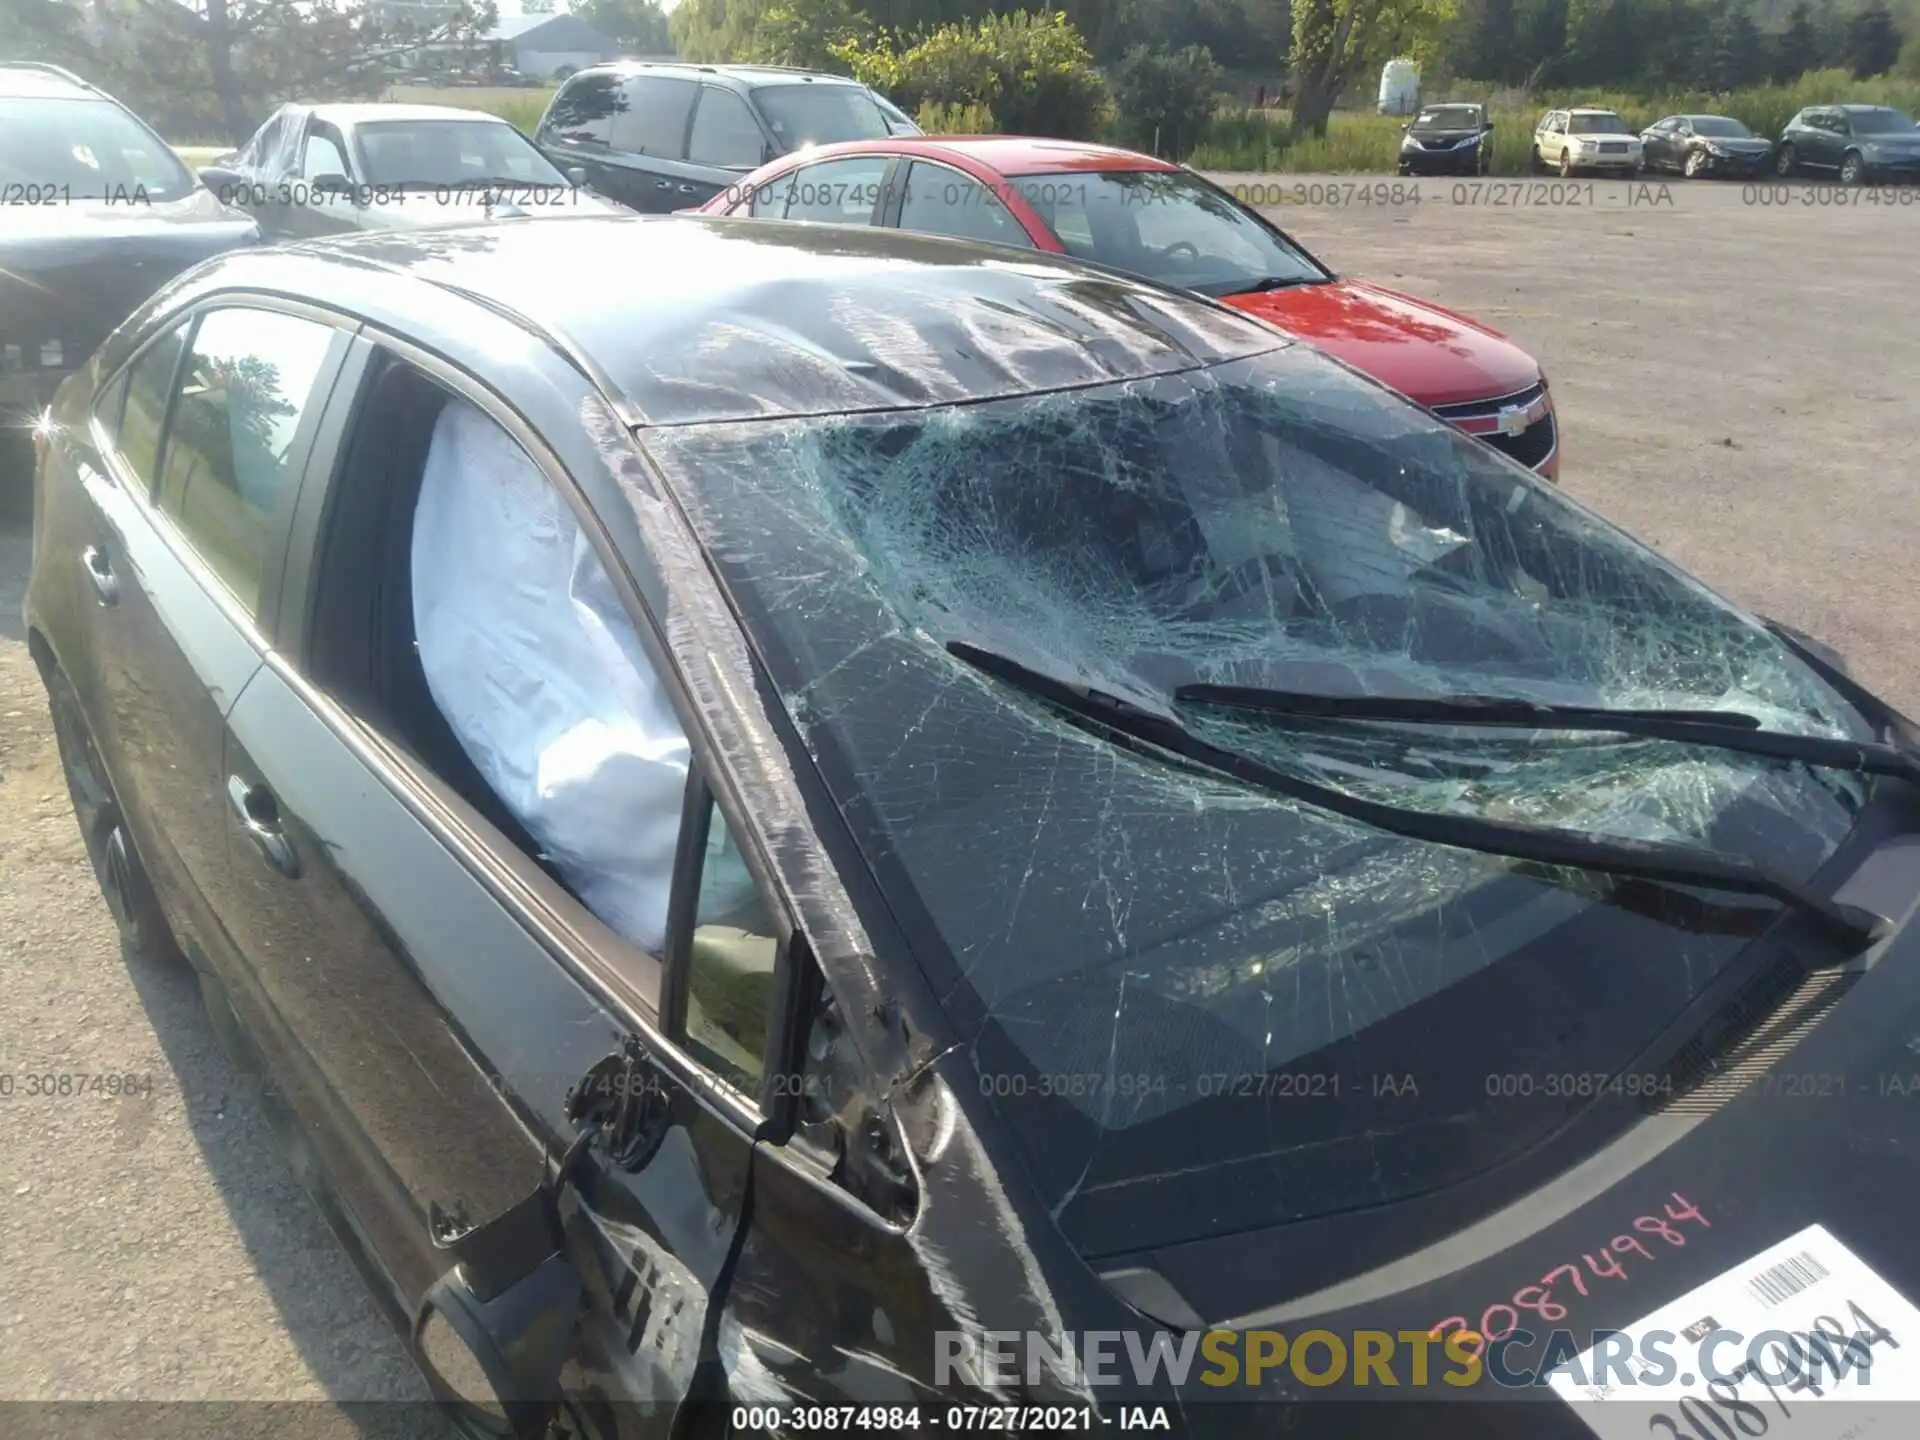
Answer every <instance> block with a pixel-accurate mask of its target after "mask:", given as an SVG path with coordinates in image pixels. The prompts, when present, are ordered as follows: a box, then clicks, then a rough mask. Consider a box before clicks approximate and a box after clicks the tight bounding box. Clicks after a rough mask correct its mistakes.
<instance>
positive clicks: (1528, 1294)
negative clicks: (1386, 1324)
mask: <svg viewBox="0 0 1920 1440" xmlns="http://www.w3.org/2000/svg"><path fill="white" fill-rule="evenodd" d="M1662 1208H1663V1209H1664V1210H1665V1211H1666V1214H1665V1215H1664V1216H1661V1215H1636V1216H1634V1219H1633V1228H1634V1229H1635V1230H1637V1231H1639V1232H1640V1235H1646V1236H1649V1237H1653V1238H1657V1239H1659V1240H1661V1241H1662V1242H1664V1243H1665V1245H1666V1246H1667V1247H1668V1248H1669V1249H1674V1250H1680V1249H1684V1248H1686V1243H1687V1237H1686V1236H1685V1235H1683V1234H1682V1233H1681V1232H1680V1231H1679V1229H1677V1228H1676V1227H1677V1226H1678V1225H1679V1223H1680V1222H1681V1221H1682V1220H1692V1221H1694V1222H1696V1223H1697V1224H1699V1225H1700V1226H1701V1227H1702V1228H1704V1229H1707V1230H1711V1229H1712V1228H1713V1225H1712V1223H1711V1222H1710V1221H1709V1220H1708V1219H1707V1217H1706V1216H1704V1215H1702V1214H1701V1213H1700V1211H1699V1208H1698V1207H1697V1206H1695V1205H1694V1204H1693V1202H1691V1201H1690V1200H1688V1199H1687V1197H1686V1196H1684V1195H1682V1194H1679V1193H1678V1192H1677V1191H1676V1192H1675V1194H1674V1196H1673V1198H1672V1199H1670V1200H1668V1201H1667V1202H1666V1204H1665V1205H1664V1206H1663V1207H1662ZM1657 1253H1658V1252H1656V1251H1654V1250H1650V1249H1648V1248H1647V1244H1646V1242H1645V1241H1642V1240H1641V1239H1640V1238H1639V1237H1638V1236H1636V1235H1616V1236H1614V1237H1613V1239H1611V1240H1609V1241H1608V1242H1607V1243H1606V1244H1604V1245H1602V1246H1601V1247H1600V1250H1599V1253H1598V1254H1597V1255H1595V1254H1585V1255H1582V1256H1581V1257H1580V1258H1581V1260H1583V1261H1584V1262H1585V1267H1584V1269H1583V1268H1582V1267H1581V1266H1579V1265H1575V1264H1572V1263H1571V1262H1569V1263H1568V1264H1565V1265H1556V1266H1554V1267H1553V1269H1551V1270H1549V1271H1548V1272H1547V1273H1546V1274H1544V1275H1542V1276H1541V1277H1540V1279H1539V1282H1538V1283H1537V1284H1533V1285H1522V1286H1521V1287H1520V1288H1519V1289H1518V1290H1516V1291H1514V1292H1513V1297H1512V1300H1511V1301H1498V1302H1496V1303H1494V1304H1492V1305H1489V1306H1487V1308H1486V1309H1485V1310H1483V1311H1481V1312H1480V1323H1479V1324H1478V1325H1477V1326H1476V1325H1475V1324H1474V1323H1473V1322H1472V1321H1471V1320H1469V1319H1468V1318H1467V1317H1466V1316H1464V1315H1449V1316H1448V1317H1447V1318H1446V1319H1444V1320H1442V1321H1441V1322H1440V1323H1439V1324H1438V1325H1435V1326H1434V1327H1433V1329H1432V1330H1430V1331H1429V1332H1428V1333H1429V1334H1430V1335H1432V1336H1433V1337H1434V1339H1436V1340H1438V1339H1440V1338H1441V1337H1442V1336H1444V1335H1446V1334H1447V1333H1448V1332H1450V1331H1454V1330H1465V1331H1468V1332H1469V1334H1470V1338H1469V1339H1467V1340H1465V1341H1463V1342H1462V1343H1463V1344H1465V1345H1467V1346H1468V1347H1469V1348H1471V1349H1472V1351H1473V1352H1474V1353H1475V1354H1479V1353H1480V1352H1481V1351H1483V1350H1484V1349H1485V1348H1486V1346H1487V1344H1488V1343H1489V1342H1490V1341H1495V1340H1504V1339H1506V1337H1507V1336H1509V1335H1511V1334H1513V1332H1514V1331H1516V1330H1518V1329H1519V1328H1520V1326H1521V1316H1522V1313H1523V1312H1524V1313H1525V1314H1527V1315H1530V1316H1533V1317H1535V1318H1536V1319H1539V1320H1543V1321H1546V1322H1547V1323H1549V1324H1552V1323H1555V1322H1557V1321H1561V1320H1564V1319H1566V1318H1567V1307H1566V1306H1565V1305H1563V1304H1561V1303H1560V1301H1558V1300H1556V1299H1554V1298H1553V1292H1554V1290H1555V1289H1559V1290H1560V1291H1561V1292H1562V1293H1563V1294H1564V1293H1565V1291H1566V1289H1567V1287H1569V1286H1571V1287H1572V1289H1573V1290H1574V1292H1575V1293H1576V1294H1579V1295H1581V1296H1585V1295H1588V1294H1590V1293H1591V1292H1590V1291H1589V1290H1588V1289H1587V1276H1588V1275H1592V1276H1593V1277H1594V1278H1595V1279H1597V1280H1624V1279H1626V1278H1627V1272H1626V1271H1625V1270H1624V1269H1623V1268H1621V1265H1620V1260H1621V1258H1622V1257H1624V1256H1627V1255H1636V1256H1638V1257H1640V1258H1641V1259H1644V1260H1652V1259H1654V1258H1655V1257H1656V1255H1657ZM1635 1263H1636V1264H1637V1263H1638V1261H1636V1262H1635Z"/></svg>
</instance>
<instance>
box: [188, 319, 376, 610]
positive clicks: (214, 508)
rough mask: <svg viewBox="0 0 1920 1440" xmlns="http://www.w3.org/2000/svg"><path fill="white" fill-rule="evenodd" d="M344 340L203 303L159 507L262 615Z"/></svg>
mask: <svg viewBox="0 0 1920 1440" xmlns="http://www.w3.org/2000/svg"><path fill="white" fill-rule="evenodd" d="M345 345H346V336H345V335H344V334H343V333H342V332H341V331H338V330H335V329H334V328H333V327H332V326H330V325H323V324H321V323H319V322H318V321H315V320H305V319H301V318H300V317H298V316H293V315H286V314H282V313H280V312H278V311H273V310H258V309H252V308H245V307H238V306H236V307H232V308H227V309H219V310H213V311H209V312H208V313H207V314H206V315H205V316H203V317H202V319H201V321H200V325H199V328H198V329H197V330H196V331H195V333H194V337H193V344H192V348H191V349H190V350H189V352H188V355H187V363H186V365H185V367H184V368H183V369H182V370H181V372H180V377H179V380H178V382H177V384H176V387H175V394H174V400H173V408H172V412H171V414H170V415H169V416H168V420H167V427H166V454H165V461H164V469H163V470H162V472H161V476H160V493H159V506H160V510H161V513H162V514H164V515H166V516H167V517H168V519H169V520H171V521H172V522H173V527H174V529H175V530H176V531H178V532H179V534H180V535H182V536H183V537H184V538H185V540H186V541H187V543H188V544H189V545H191V546H192V547H193V549H194V551H195V552H196V553H197V554H198V555H199V556H200V558H201V559H202V560H204V561H205V562H206V564H207V566H208V568H210V569H211V570H212V571H213V572H214V574H215V575H217V576H218V577H219V579H220V582H221V583H222V584H223V585H225V586H226V588H227V589H228V590H229V591H230V592H231V593H232V594H233V597H234V598H235V599H236V600H238V601H239V602H240V603H241V604H242V605H243V606H245V607H246V608H247V609H248V611H249V612H252V613H255V614H257V613H258V612H259V608H260V601H261V583H262V580H263V577H264V576H265V575H266V573H267V571H268V568H269V560H270V559H271V558H272V557H271V556H270V555H269V553H268V549H269V546H270V544H271V542H272V538H273V537H274V536H275V535H276V534H278V533H279V524H278V518H279V515H280V513H281V507H282V505H283V503H285V502H286V501H287V500H288V499H289V498H290V494H289V492H290V491H291V489H292V488H293V486H294V484H295V483H296V482H297V480H298V478H299V474H298V468H297V464H296V463H295V457H296V455H297V454H298V453H299V452H300V450H302V449H303V448H304V447H303V446H297V445H296V442H297V441H300V440H301V439H302V438H303V436H302V431H303V428H304V429H311V425H308V426H305V427H303V425H302V422H303V421H311V420H315V419H317V415H318V411H319V409H320V408H321V405H322V403H323V402H324V401H325V399H326V393H327V384H328V382H330V381H331V379H332V377H333V374H334V372H335V371H336V370H337V369H338V368H339V363H340V357H341V355H342V353H344V349H345Z"/></svg>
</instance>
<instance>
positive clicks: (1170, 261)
mask: <svg viewBox="0 0 1920 1440" xmlns="http://www.w3.org/2000/svg"><path fill="white" fill-rule="evenodd" d="M1009 183H1010V185H1011V186H1012V188H1013V189H1014V190H1015V191H1017V192H1018V193H1019V195H1020V196H1021V198H1023V199H1024V200H1025V201H1026V202H1027V203H1028V204H1029V205H1031V206H1033V208H1034V209H1035V210H1036V211H1038V212H1039V214H1040V218H1041V219H1042V220H1044V221H1046V222H1047V224H1048V226H1049V227H1050V228H1051V229H1052V230H1053V233H1054V234H1056V235H1058V236H1059V237H1060V241H1061V243H1062V244H1063V245H1065V246H1066V247H1067V252H1068V253H1069V254H1071V255H1073V256H1075V257H1077V258H1079V259H1082V260H1092V261H1094V262H1096V263H1098V264H1101V265H1111V266H1113V267H1114V268H1115V269H1117V270H1126V271H1129V272H1131V273H1133V274H1136V275H1144V276H1146V277H1147V278H1148V279H1149V280H1155V281H1158V282H1159V283H1161V284H1163V285H1176V286H1180V287H1182V288H1184V289H1188V290H1198V291H1200V292H1201V293H1203V294H1207V295H1214V296H1221V295H1236V294H1240V293H1242V292H1245V291H1248V290H1253V289H1263V290H1266V289H1278V288H1281V287H1282V286H1285V285H1288V284H1310V283H1312V282H1314V281H1318V280H1324V279H1326V278H1327V274H1326V271H1324V270H1322V269H1321V268H1320V267H1319V266H1318V265H1316V264H1314V262H1313V261H1312V260H1310V259H1308V258H1307V256H1306V255H1305V254H1304V253H1303V252H1301V251H1300V250H1298V249H1296V248H1295V247H1293V246H1292V245H1290V244H1288V243H1287V241H1286V239H1285V238H1284V237H1283V236H1281V235H1280V234H1279V233H1278V232H1277V231H1275V230H1274V229H1273V228H1272V227H1270V226H1268V225H1267V224H1265V223H1264V222H1262V221H1261V220H1260V219H1259V218H1258V217H1257V216H1255V215H1253V214H1251V213H1250V212H1249V211H1247V210H1246V209H1245V208H1244V207H1242V206H1241V205H1239V204H1238V203H1236V202H1235V201H1234V200H1233V199H1232V197H1231V196H1228V195H1226V194H1224V193H1223V192H1221V191H1219V190H1217V189H1215V188H1214V187H1213V186H1211V185H1209V184H1207V183H1206V182H1205V181H1203V180H1201V179H1200V178H1199V177H1198V176H1194V175H1189V174H1187V173H1186V172H1185V171H1181V170H1137V171H1136V170H1127V171H1120V170H1112V171H1088V172H1081V173H1077V174H1051V175H1015V176H1011V177H1009Z"/></svg>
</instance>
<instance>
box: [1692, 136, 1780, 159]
mask: <svg viewBox="0 0 1920 1440" xmlns="http://www.w3.org/2000/svg"><path fill="white" fill-rule="evenodd" d="M1691 138H1692V140H1693V143H1694V144H1696V145H1707V146H1711V147H1712V148H1713V149H1715V150H1731V151H1732V152H1733V153H1734V154H1736V155H1758V154H1760V153H1761V152H1762V151H1765V150H1771V149H1773V142H1772V141H1771V140H1766V139H1763V138H1762V137H1760V136H1758V135H1750V136H1748V137H1746V138H1745V139H1740V138H1737V137H1735V136H1732V135H1695V136H1693V137H1691Z"/></svg>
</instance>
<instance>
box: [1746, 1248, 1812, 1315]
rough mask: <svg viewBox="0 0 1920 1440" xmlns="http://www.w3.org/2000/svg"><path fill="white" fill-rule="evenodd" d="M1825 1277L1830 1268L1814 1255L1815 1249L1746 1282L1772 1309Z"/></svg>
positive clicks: (1755, 1294)
mask: <svg viewBox="0 0 1920 1440" xmlns="http://www.w3.org/2000/svg"><path fill="white" fill-rule="evenodd" d="M1826 1277H1827V1267H1826V1266H1824V1265H1822V1264H1821V1263H1820V1262H1819V1261H1818V1260H1816V1259H1815V1258H1814V1256H1813V1252H1812V1251H1810V1250H1802V1251H1801V1252H1800V1253H1799V1254H1798V1255H1794V1256H1790V1257H1789V1258H1787V1259H1785V1260H1782V1261H1781V1262H1780V1263H1779V1264H1778V1265H1769V1266H1768V1267H1767V1268H1766V1269H1764V1270H1762V1271H1761V1272H1760V1273H1759V1274H1758V1275H1756V1276H1754V1277H1753V1278H1752V1279H1751V1280H1749V1281H1747V1292H1748V1293H1749V1294H1750V1295H1752V1296H1753V1298H1754V1299H1756V1300H1758V1301H1759V1302H1760V1303H1761V1304H1762V1305H1765V1306H1766V1307H1767V1308H1768V1309H1772V1308H1773V1307H1774V1306H1775V1305H1779V1304H1781V1303H1783V1302H1784V1301H1787V1300H1791V1299H1792V1298H1793V1297H1794V1296H1795V1295H1798V1294H1799V1293H1800V1292H1801V1291H1802V1290H1805V1289H1807V1288H1809V1287H1810V1286H1812V1285H1814V1284H1815V1283H1817V1282H1818V1281H1821V1280H1824V1279H1826Z"/></svg>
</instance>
